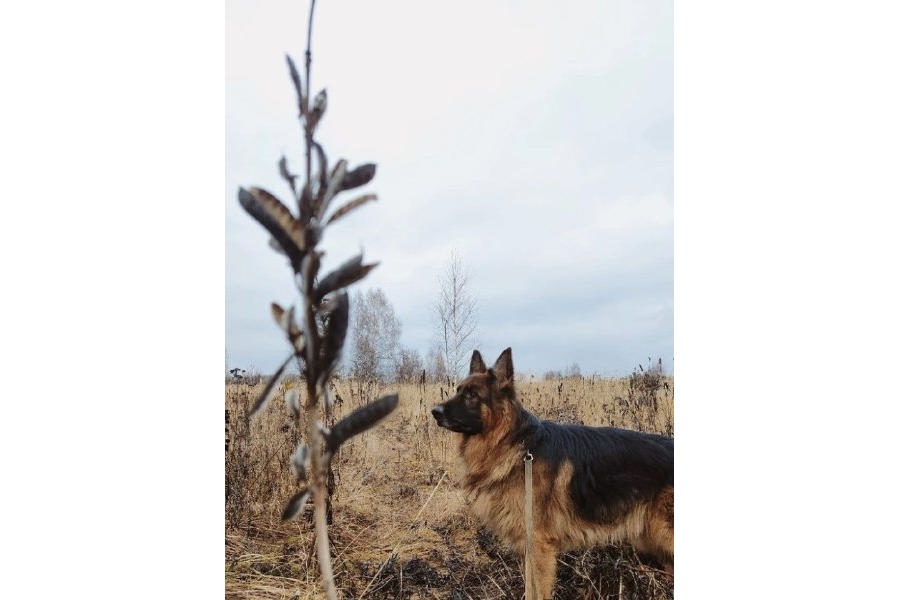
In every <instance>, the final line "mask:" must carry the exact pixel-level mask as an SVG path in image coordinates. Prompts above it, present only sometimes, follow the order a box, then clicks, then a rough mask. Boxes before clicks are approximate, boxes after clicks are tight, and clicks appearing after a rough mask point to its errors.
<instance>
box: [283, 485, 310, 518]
mask: <svg viewBox="0 0 900 600" xmlns="http://www.w3.org/2000/svg"><path fill="white" fill-rule="evenodd" d="M307 500H309V490H308V489H303V490H301V491H299V492H297V493H296V494H294V495H293V496H292V497H291V499H290V500H289V501H288V503H287V506H285V507H284V511H283V512H282V513H281V520H282V521H289V520H291V519H294V518H296V517H297V515H299V514H300V513H301V512H302V511H303V507H304V506H306V501H307Z"/></svg>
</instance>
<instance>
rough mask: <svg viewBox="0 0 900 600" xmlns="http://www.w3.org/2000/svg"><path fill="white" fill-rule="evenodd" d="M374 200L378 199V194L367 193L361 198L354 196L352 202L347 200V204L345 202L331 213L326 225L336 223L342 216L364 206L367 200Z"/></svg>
mask: <svg viewBox="0 0 900 600" xmlns="http://www.w3.org/2000/svg"><path fill="white" fill-rule="evenodd" d="M374 200H378V196H376V195H375V194H365V195H363V196H360V197H359V198H354V199H353V200H351V201H350V202H347V203H346V204H344V205H342V206H341V207H340V208H338V209H337V210H336V211H334V213H333V214H332V215H331V217H330V218H329V219H328V221H327V222H326V223H325V225H331V224H332V223H334V222H335V221H337V220H338V219H340V218H341V217H343V216H344V215H346V214H347V213H348V212H350V211H351V210H353V209H355V208H358V207H360V206H362V205H363V204H365V203H366V202H371V201H374Z"/></svg>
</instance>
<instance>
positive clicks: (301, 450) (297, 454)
mask: <svg viewBox="0 0 900 600" xmlns="http://www.w3.org/2000/svg"><path fill="white" fill-rule="evenodd" d="M307 460H309V448H307V447H306V444H300V445H298V446H297V449H296V450H295V451H294V454H293V455H292V456H291V467H292V468H293V469H294V474H295V475H296V476H297V479H298V480H303V479H306V462H307Z"/></svg>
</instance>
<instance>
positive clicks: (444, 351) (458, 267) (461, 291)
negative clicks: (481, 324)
mask: <svg viewBox="0 0 900 600" xmlns="http://www.w3.org/2000/svg"><path fill="white" fill-rule="evenodd" d="M440 285H441V292H440V297H439V298H438V301H437V304H436V305H435V307H434V310H435V316H436V317H437V337H438V340H439V341H440V344H441V355H442V356H443V359H444V365H445V367H446V369H447V374H448V375H449V376H450V378H451V383H455V382H456V380H457V378H458V377H459V376H460V374H461V373H463V369H464V368H465V366H466V365H467V364H468V358H467V357H468V356H469V355H470V354H471V352H472V348H471V346H473V345H474V343H475V328H476V325H477V320H476V304H475V299H474V298H472V296H471V294H470V293H469V274H468V272H467V271H466V269H465V267H464V266H463V264H462V260H460V258H459V255H457V254H456V252H452V253H451V254H450V263H449V264H448V265H447V270H446V271H444V274H443V275H442V276H441V278H440Z"/></svg>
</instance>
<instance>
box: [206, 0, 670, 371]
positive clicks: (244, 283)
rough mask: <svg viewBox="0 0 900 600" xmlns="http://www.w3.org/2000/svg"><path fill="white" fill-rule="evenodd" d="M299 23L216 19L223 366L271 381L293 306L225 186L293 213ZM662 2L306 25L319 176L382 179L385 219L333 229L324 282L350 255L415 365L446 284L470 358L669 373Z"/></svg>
mask: <svg viewBox="0 0 900 600" xmlns="http://www.w3.org/2000/svg"><path fill="white" fill-rule="evenodd" d="M306 9H307V3H306V2H303V1H300V0H293V1H291V2H279V1H274V2H264V3H259V2H251V1H245V0H230V1H229V3H228V5H227V13H226V18H227V23H226V27H227V29H226V36H227V37H226V61H227V62H226V78H227V79H226V94H225V98H226V121H227V122H226V178H227V179H226V196H225V198H223V199H222V201H223V202H225V207H226V208H225V220H226V222H225V227H226V264H225V284H226V289H225V301H226V307H225V341H226V350H227V355H228V363H229V366H231V367H234V366H238V367H243V368H250V367H255V368H257V369H259V370H260V371H262V372H264V373H267V372H271V371H272V370H273V369H274V368H275V367H276V366H277V364H278V362H280V358H281V357H283V356H284V355H285V353H286V343H285V341H284V340H283V338H282V337H281V334H280V332H279V331H278V330H277V329H276V327H275V325H274V323H273V322H272V319H271V317H270V313H269V309H268V305H269V303H270V302H271V301H273V300H275V301H278V302H279V303H282V304H289V303H291V302H293V301H294V300H295V298H296V290H295V289H294V287H293V284H292V282H291V277H290V272H289V270H288V268H287V267H286V265H285V262H284V260H283V259H282V257H281V256H280V255H277V254H275V253H274V252H272V251H271V250H270V249H269V248H268V245H267V239H268V234H266V233H265V232H264V230H263V229H262V228H261V227H260V226H259V225H258V224H257V223H256V222H255V221H253V220H252V219H251V218H250V217H249V216H248V215H247V214H246V213H244V212H243V210H241V208H240V206H239V205H238V202H237V188H238V186H241V185H244V186H248V185H257V186H260V187H264V188H266V189H268V190H270V191H272V192H273V193H275V194H276V195H278V196H280V197H281V198H282V199H283V200H285V201H286V202H287V201H288V200H290V191H289V190H288V188H287V186H286V185H285V184H284V183H283V182H282V180H281V179H280V178H279V176H278V170H277V161H278V159H279V158H280V156H281V155H282V153H284V154H285V155H286V156H287V158H288V161H289V162H290V163H291V164H293V165H294V170H295V171H296V172H301V171H302V167H301V165H302V156H303V146H302V143H301V129H300V125H299V123H298V121H297V118H296V100H295V97H294V91H293V88H292V86H291V84H290V80H289V78H288V74H287V68H286V66H285V61H284V54H285V53H286V52H287V53H290V54H291V55H293V56H294V57H295V58H296V59H297V62H298V64H299V63H300V62H301V60H302V55H303V49H304V48H305V20H306ZM672 29H673V23H672V3H671V1H668V2H660V1H657V0H650V1H640V2H635V1H634V0H630V1H618V0H617V1H610V2H605V1H597V0H592V1H580V2H524V1H521V0H517V1H507V2H502V1H490V2H485V1H483V0H482V1H460V0H457V1H454V2H420V1H419V2H416V1H400V0H396V1H390V0H388V1H383V0H379V1H377V2H375V1H355V2H348V1H343V2H342V1H336V0H323V1H320V2H319V3H318V5H317V7H316V18H315V22H314V32H313V67H312V80H313V88H314V89H316V90H318V89H320V88H322V87H326V88H327V89H328V111H327V113H326V115H325V118H324V120H323V122H322V125H321V126H320V130H319V131H320V134H319V139H320V141H321V142H322V143H323V145H324V147H325V150H326V152H327V153H328V155H329V158H330V159H331V160H332V162H333V161H335V160H337V159H338V158H341V157H344V158H347V159H348V161H349V162H350V164H351V165H354V164H358V163H362V162H370V161H371V162H375V163H377V164H378V173H377V176H376V177H375V179H374V181H373V182H372V183H371V184H370V185H368V186H367V187H366V188H364V190H365V191H371V192H374V193H377V194H378V198H379V201H378V202H377V203H374V204H369V205H367V206H366V207H363V208H361V209H359V210H358V211H356V212H355V213H354V214H353V215H352V216H350V217H348V218H346V219H345V220H343V221H342V222H341V223H340V224H338V225H335V226H334V227H333V228H331V229H329V230H328V231H327V235H326V237H325V239H324V242H323V244H322V247H323V248H324V249H325V251H326V252H327V255H326V257H325V268H326V269H327V268H329V267H330V266H333V265H336V264H338V263H339V262H341V261H343V260H345V259H346V258H348V257H350V256H352V255H354V254H356V253H358V252H359V251H360V250H364V252H365V258H366V260H367V261H380V262H381V264H380V266H379V267H378V268H377V269H375V270H374V271H373V272H372V273H371V274H370V275H369V277H367V278H366V279H365V280H364V281H363V282H361V283H360V284H357V286H362V287H363V288H365V287H381V288H382V289H383V290H384V291H385V293H386V294H387V296H388V298H389V300H390V301H391V302H392V304H393V305H394V308H395V310H396V313H397V316H398V318H399V319H400V321H401V323H402V326H403V333H402V337H401V343H402V344H403V345H405V346H408V347H411V348H414V349H417V350H419V352H420V353H421V354H422V355H423V356H424V355H425V354H426V352H427V350H428V347H429V345H430V343H431V341H432V339H433V335H434V332H433V322H434V320H433V316H432V313H433V305H434V303H435V301H436V298H437V294H438V289H439V288H438V277H439V275H440V273H441V272H442V271H443V270H444V269H446V266H447V263H448V260H449V257H450V252H451V250H453V249H455V250H456V251H457V253H458V254H459V255H460V257H461V258H462V261H463V263H464V265H465V266H466V268H467V269H468V271H469V273H470V276H471V291H472V293H473V295H474V296H475V298H476V300H477V303H478V307H479V311H478V347H479V348H480V349H481V351H482V353H483V354H485V358H486V359H487V360H489V361H493V359H494V358H496V356H497V355H498V354H499V353H500V351H501V350H503V348H505V347H507V346H512V348H513V357H514V362H515V366H516V368H517V370H519V371H533V372H536V373H538V374H540V373H543V372H544V371H546V370H548V369H564V368H565V367H566V366H568V365H570V364H572V363H573V362H577V363H578V364H579V365H580V367H581V370H582V372H583V373H586V374H588V373H595V372H596V373H600V374H624V373H628V372H630V371H631V370H632V369H633V368H634V367H636V366H637V365H638V363H642V364H646V362H647V358H648V357H649V356H652V357H653V358H654V360H655V359H656V357H661V358H662V359H663V363H664V365H665V366H666V368H667V370H669V371H670V372H671V371H672V370H673V363H672V360H673V357H672V354H673V270H674V266H673V205H672V196H673V153H672V139H673V67H672V65H673V36H672Z"/></svg>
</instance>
